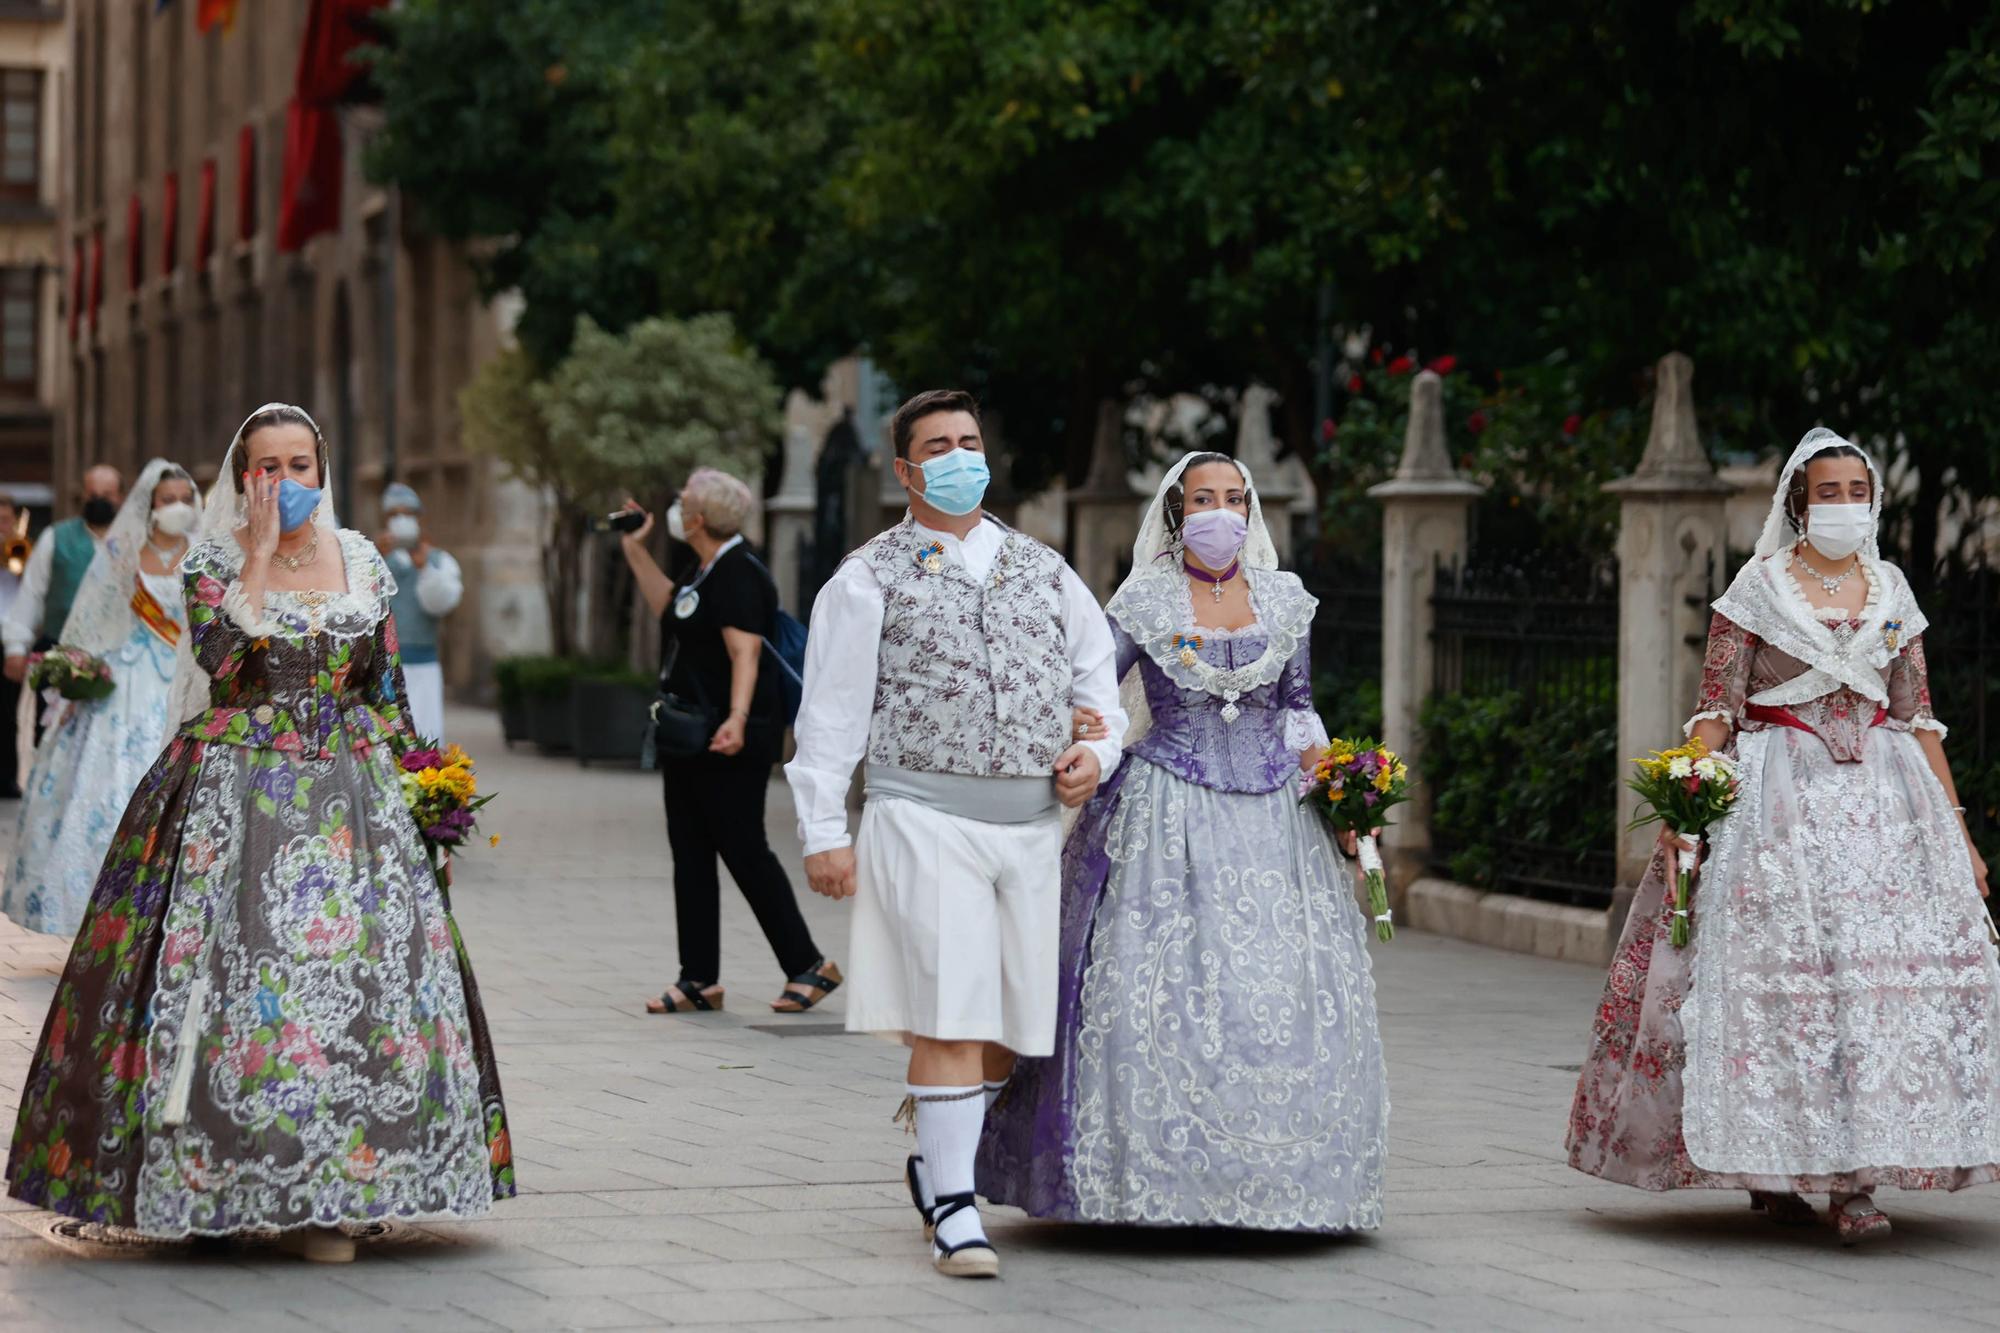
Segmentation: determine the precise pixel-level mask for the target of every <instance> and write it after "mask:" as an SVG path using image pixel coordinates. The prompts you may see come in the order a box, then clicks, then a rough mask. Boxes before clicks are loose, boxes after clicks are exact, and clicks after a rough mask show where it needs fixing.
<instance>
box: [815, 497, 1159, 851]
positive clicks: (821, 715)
mask: <svg viewBox="0 0 2000 1333" xmlns="http://www.w3.org/2000/svg"><path fill="white" fill-rule="evenodd" d="M916 531H917V534H918V536H919V537H920V538H921V539H922V540H923V541H925V542H933V541H934V542H937V543H939V544H940V545H941V546H943V547H944V558H945V559H946V560H951V561H956V562H957V563H958V564H960V565H962V566H963V567H964V568H965V571H966V572H967V573H969V574H970V575H972V577H973V578H975V579H977V580H979V581H980V582H982V583H983V582H985V580H986V576H987V575H988V574H989V573H991V572H992V569H993V562H994V561H995V560H996V559H998V558H999V555H1000V547H1001V544H1002V543H1003V542H1005V540H1006V537H1007V533H1006V530H1005V529H1003V528H1001V527H1000V526H999V525H998V524H996V523H993V522H990V521H989V522H982V523H981V524H980V525H979V526H978V527H976V528H974V529H973V530H972V531H971V532H970V533H968V534H966V537H965V539H964V540H963V541H960V540H959V539H958V538H957V537H955V536H953V535H952V534H950V533H948V532H936V531H933V530H932V529H930V528H926V527H924V526H922V525H921V524H920V525H918V526H917V529H916ZM885 614H886V604H885V602H884V600H883V597H882V585H881V583H880V582H879V581H878V580H877V579H876V577H875V572H874V571H873V570H872V569H870V568H869V567H868V566H867V564H866V563H864V562H863V561H860V560H849V561H848V562H847V563H845V564H843V565H842V566H841V567H840V571H839V572H838V573H836V574H835V575H834V576H833V578H832V579H831V580H830V581H829V582H828V583H827V585H826V586H825V587H824V588H822V589H820V593H819V597H818V599H817V600H816V601H815V602H814V603H813V612H812V628H811V631H810V633H809V635H808V637H807V639H806V673H805V675H806V681H805V692H804V694H803V695H802V696H801V698H800V701H799V717H798V722H797V723H796V724H795V735H796V737H797V740H798V752H797V754H796V755H795V756H794V757H793V759H792V762H791V763H789V764H787V765H785V776H786V778H788V779H789V780H790V781H791V785H792V801H793V803H794V804H795V805H796V806H797V807H798V812H799V837H800V838H801V839H802V840H803V841H804V843H805V851H806V855H808V856H811V855H813V854H814V853H816V852H825V851H832V850H833V849H834V848H837V847H846V846H848V845H849V843H850V841H851V839H850V837H849V835H848V831H847V792H848V787H849V785H850V783H851V782H852V780H853V777H854V767H855V765H856V764H859V763H860V762H861V760H862V757H863V756H864V755H866V754H867V752H868V730H869V725H870V723H871V722H872V721H873V720H874V715H875V683H876V671H877V665H878V659H879V654H880V650H881V646H882V620H883V617H884V615H885ZM1062 622H1063V638H1064V641H1065V642H1066V643H1067V644H1068V645H1069V663H1070V682H1071V684H1070V689H1071V700H1072V703H1073V704H1075V705H1080V706H1082V707H1085V708H1094V709H1096V710H1097V711H1098V712H1100V713H1102V714H1103V715H1104V721H1105V723H1106V725H1107V726H1108V727H1109V728H1110V731H1111V735H1110V737H1109V738H1108V739H1105V740H1101V741H1090V742H1087V744H1088V745H1089V748H1090V749H1091V750H1092V751H1093V752H1094V753H1095V754H1096V755H1097V759H1098V763H1099V765H1100V766H1101V767H1102V769H1103V776H1104V777H1106V778H1109V777H1110V776H1111V773H1112V770H1113V769H1115V768H1117V767H1118V760H1119V756H1120V753H1121V750H1120V744H1121V741H1122V738H1123V737H1124V735H1125V726H1126V717H1125V710H1124V709H1123V708H1122V707H1120V706H1119V702H1118V678H1117V675H1116V667H1115V662H1116V657H1117V650H1116V648H1115V647H1114V645H1113V644H1112V641H1111V627H1110V624H1109V623H1108V622H1107V621H1106V620H1105V618H1104V612H1103V610H1102V609H1101V608H1100V607H1099V606H1098V605H1097V599H1096V598H1095V597H1093V596H1091V594H1090V589H1089V588H1087V587H1085V586H1084V583H1083V580H1082V579H1080V578H1078V577H1077V575H1076V571H1075V570H1072V569H1070V568H1069V567H1068V566H1064V567H1063V577H1062ZM1050 778H1051V780H1053V778H1054V774H1053V773H1051V774H1050Z"/></svg>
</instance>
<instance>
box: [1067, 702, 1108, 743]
mask: <svg viewBox="0 0 2000 1333" xmlns="http://www.w3.org/2000/svg"><path fill="white" fill-rule="evenodd" d="M1069 734H1070V739H1072V740H1079V741H1101V740H1108V739H1109V738H1110V736H1111V728H1109V727H1107V726H1105V725H1104V714H1102V713H1100V712H1098V711H1097V710H1096V709H1095V708H1085V707H1084V706H1083V705H1081V704H1078V705H1077V706H1076V707H1075V708H1074V709H1072V710H1071V712H1070V717H1069Z"/></svg>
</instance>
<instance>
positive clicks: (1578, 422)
mask: <svg viewBox="0 0 2000 1333" xmlns="http://www.w3.org/2000/svg"><path fill="white" fill-rule="evenodd" d="M1582 429H1583V418H1582V417H1581V416H1579V415H1577V414H1576V413H1575V412H1572V413H1570V414H1569V415H1568V416H1566V417H1564V418H1563V434H1565V435H1574V434H1576V433H1577V432H1578V431H1580V430H1582Z"/></svg>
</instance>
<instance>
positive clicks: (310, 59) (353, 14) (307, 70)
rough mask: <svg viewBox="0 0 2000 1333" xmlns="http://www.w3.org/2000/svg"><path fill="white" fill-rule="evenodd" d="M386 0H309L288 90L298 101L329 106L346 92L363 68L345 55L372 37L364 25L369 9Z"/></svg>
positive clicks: (378, 5)
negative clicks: (303, 36) (295, 72)
mask: <svg viewBox="0 0 2000 1333" xmlns="http://www.w3.org/2000/svg"><path fill="white" fill-rule="evenodd" d="M387 3H388V0H312V12H311V13H309V14H308V15H307V16H306V39H305V41H304V42H303V43H302V44H301V45H300V46H299V72H298V76H297V78H296V80H295V81H294V84H293V87H292V92H293V93H294V94H296V95H297V96H298V97H299V99H300V100H301V101H304V102H308V103H311V104H313V105H315V106H331V105H333V103H335V102H338V101H339V100H340V99H341V98H343V97H345V96H346V95H347V90H348V89H349V88H351V87H353V86H354V81H355V80H356V79H358V78H360V77H361V75H362V74H363V73H365V72H366V71H365V70H364V69H363V67H362V66H360V65H357V64H355V63H354V61H352V60H351V59H349V57H350V56H352V55H353V54H354V52H355V49H356V48H357V47H361V46H366V45H367V44H368V43H369V42H371V41H373V40H374V38H373V36H372V34H371V33H370V32H369V30H368V28H367V27H366V26H365V25H366V24H367V22H368V18H369V15H370V13H371V12H373V11H374V10H377V9H380V8H382V7H383V6H384V5H386V4H387Z"/></svg>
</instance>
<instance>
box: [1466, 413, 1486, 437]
mask: <svg viewBox="0 0 2000 1333" xmlns="http://www.w3.org/2000/svg"><path fill="white" fill-rule="evenodd" d="M1465 428H1466V429H1467V430H1469V431H1471V432H1472V433H1473V434H1474V435H1477V434H1479V432H1480V431H1482V430H1485V429H1486V414H1485V413H1484V412H1474V413H1473V414H1472V415H1471V416H1469V417H1467V418H1466V419H1465Z"/></svg>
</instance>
